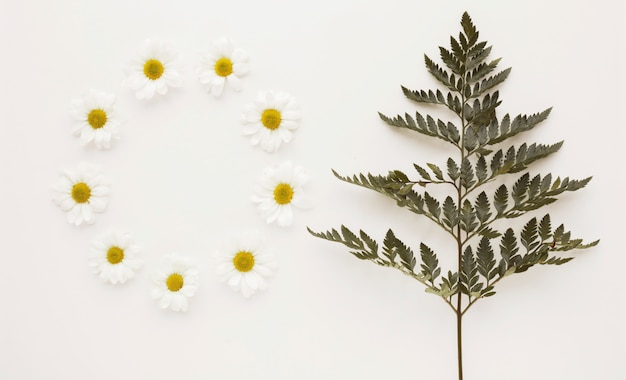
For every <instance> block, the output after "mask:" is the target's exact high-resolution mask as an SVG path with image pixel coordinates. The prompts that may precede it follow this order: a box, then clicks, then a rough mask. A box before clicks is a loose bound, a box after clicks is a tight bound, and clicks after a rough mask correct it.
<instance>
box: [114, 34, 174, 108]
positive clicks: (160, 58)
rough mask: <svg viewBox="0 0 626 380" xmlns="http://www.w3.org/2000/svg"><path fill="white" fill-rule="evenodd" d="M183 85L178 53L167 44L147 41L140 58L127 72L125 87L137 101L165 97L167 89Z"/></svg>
mask: <svg viewBox="0 0 626 380" xmlns="http://www.w3.org/2000/svg"><path fill="white" fill-rule="evenodd" d="M182 84H183V80H182V76H181V74H180V64H179V62H178V53H177V52H176V51H175V50H174V48H173V47H172V45H171V44H170V43H169V42H159V41H154V40H147V41H146V45H145V46H144V48H143V50H142V52H141V55H140V58H139V59H138V60H136V61H135V62H133V64H132V66H131V67H130V68H129V70H128V75H127V78H126V85H128V86H129V87H130V88H131V89H132V90H133V91H135V95H136V96H137V98H138V99H150V98H152V96H154V94H155V93H157V94H160V95H165V94H166V93H167V90H168V88H169V87H180V86H182Z"/></svg>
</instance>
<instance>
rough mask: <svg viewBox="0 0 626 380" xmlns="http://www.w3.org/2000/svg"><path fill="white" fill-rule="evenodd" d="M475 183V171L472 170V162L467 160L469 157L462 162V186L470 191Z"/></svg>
mask: <svg viewBox="0 0 626 380" xmlns="http://www.w3.org/2000/svg"><path fill="white" fill-rule="evenodd" d="M475 183H476V180H475V179H474V169H473V168H472V164H471V163H470V161H469V160H468V159H467V157H465V158H464V159H463V161H462V162H461V185H462V186H463V187H464V188H466V189H469V188H470V187H472V186H473V185H474V184H475Z"/></svg>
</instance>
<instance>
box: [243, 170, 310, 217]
mask: <svg viewBox="0 0 626 380" xmlns="http://www.w3.org/2000/svg"><path fill="white" fill-rule="evenodd" d="M308 180H309V176H307V175H306V174H305V173H304V171H303V170H302V168H301V167H299V166H296V167H294V166H293V165H292V164H291V162H290V161H286V162H284V163H282V164H280V165H278V166H274V167H268V168H265V170H264V171H263V176H261V177H259V179H258V185H257V186H256V188H255V194H254V195H253V196H252V201H253V202H255V203H258V204H257V211H258V212H259V213H260V214H261V215H262V216H263V217H264V218H265V221H266V222H267V223H272V222H275V221H276V222H278V225H280V226H290V225H291V224H292V223H293V210H292V206H296V207H300V208H308V207H310V202H309V200H308V198H306V197H305V196H304V193H303V191H302V186H303V185H304V184H305V183H306V182H307V181H308Z"/></svg>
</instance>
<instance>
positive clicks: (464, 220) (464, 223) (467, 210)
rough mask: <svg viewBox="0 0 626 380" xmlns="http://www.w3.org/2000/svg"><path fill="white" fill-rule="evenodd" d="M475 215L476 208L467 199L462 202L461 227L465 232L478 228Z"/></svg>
mask: <svg viewBox="0 0 626 380" xmlns="http://www.w3.org/2000/svg"><path fill="white" fill-rule="evenodd" d="M476 219H477V217H476V210H474V207H473V206H472V204H471V203H470V201H468V200H467V199H466V200H465V201H464V202H463V207H461V218H460V221H461V229H462V230H463V231H465V232H468V233H470V232H474V231H475V230H476V228H478V222H477V220H476Z"/></svg>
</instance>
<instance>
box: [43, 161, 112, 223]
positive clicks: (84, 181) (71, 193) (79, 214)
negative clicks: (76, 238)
mask: <svg viewBox="0 0 626 380" xmlns="http://www.w3.org/2000/svg"><path fill="white" fill-rule="evenodd" d="M53 191H54V195H53V197H52V201H53V202H54V203H56V205H57V206H59V207H60V208H61V210H63V211H65V212H66V213H67V221H68V223H70V224H74V225H76V226H80V225H81V224H83V223H87V224H92V223H93V222H94V221H95V215H94V213H96V212H102V211H104V210H105V209H106V206H107V202H108V198H107V197H108V195H109V191H110V189H109V186H108V181H107V180H106V179H105V178H104V177H103V176H102V175H100V174H98V173H96V172H95V171H94V170H93V169H92V168H88V167H86V166H81V167H79V170H78V171H77V172H71V171H67V170H65V171H63V172H62V173H61V177H60V178H59V181H58V182H57V184H56V185H55V186H54V187H53Z"/></svg>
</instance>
